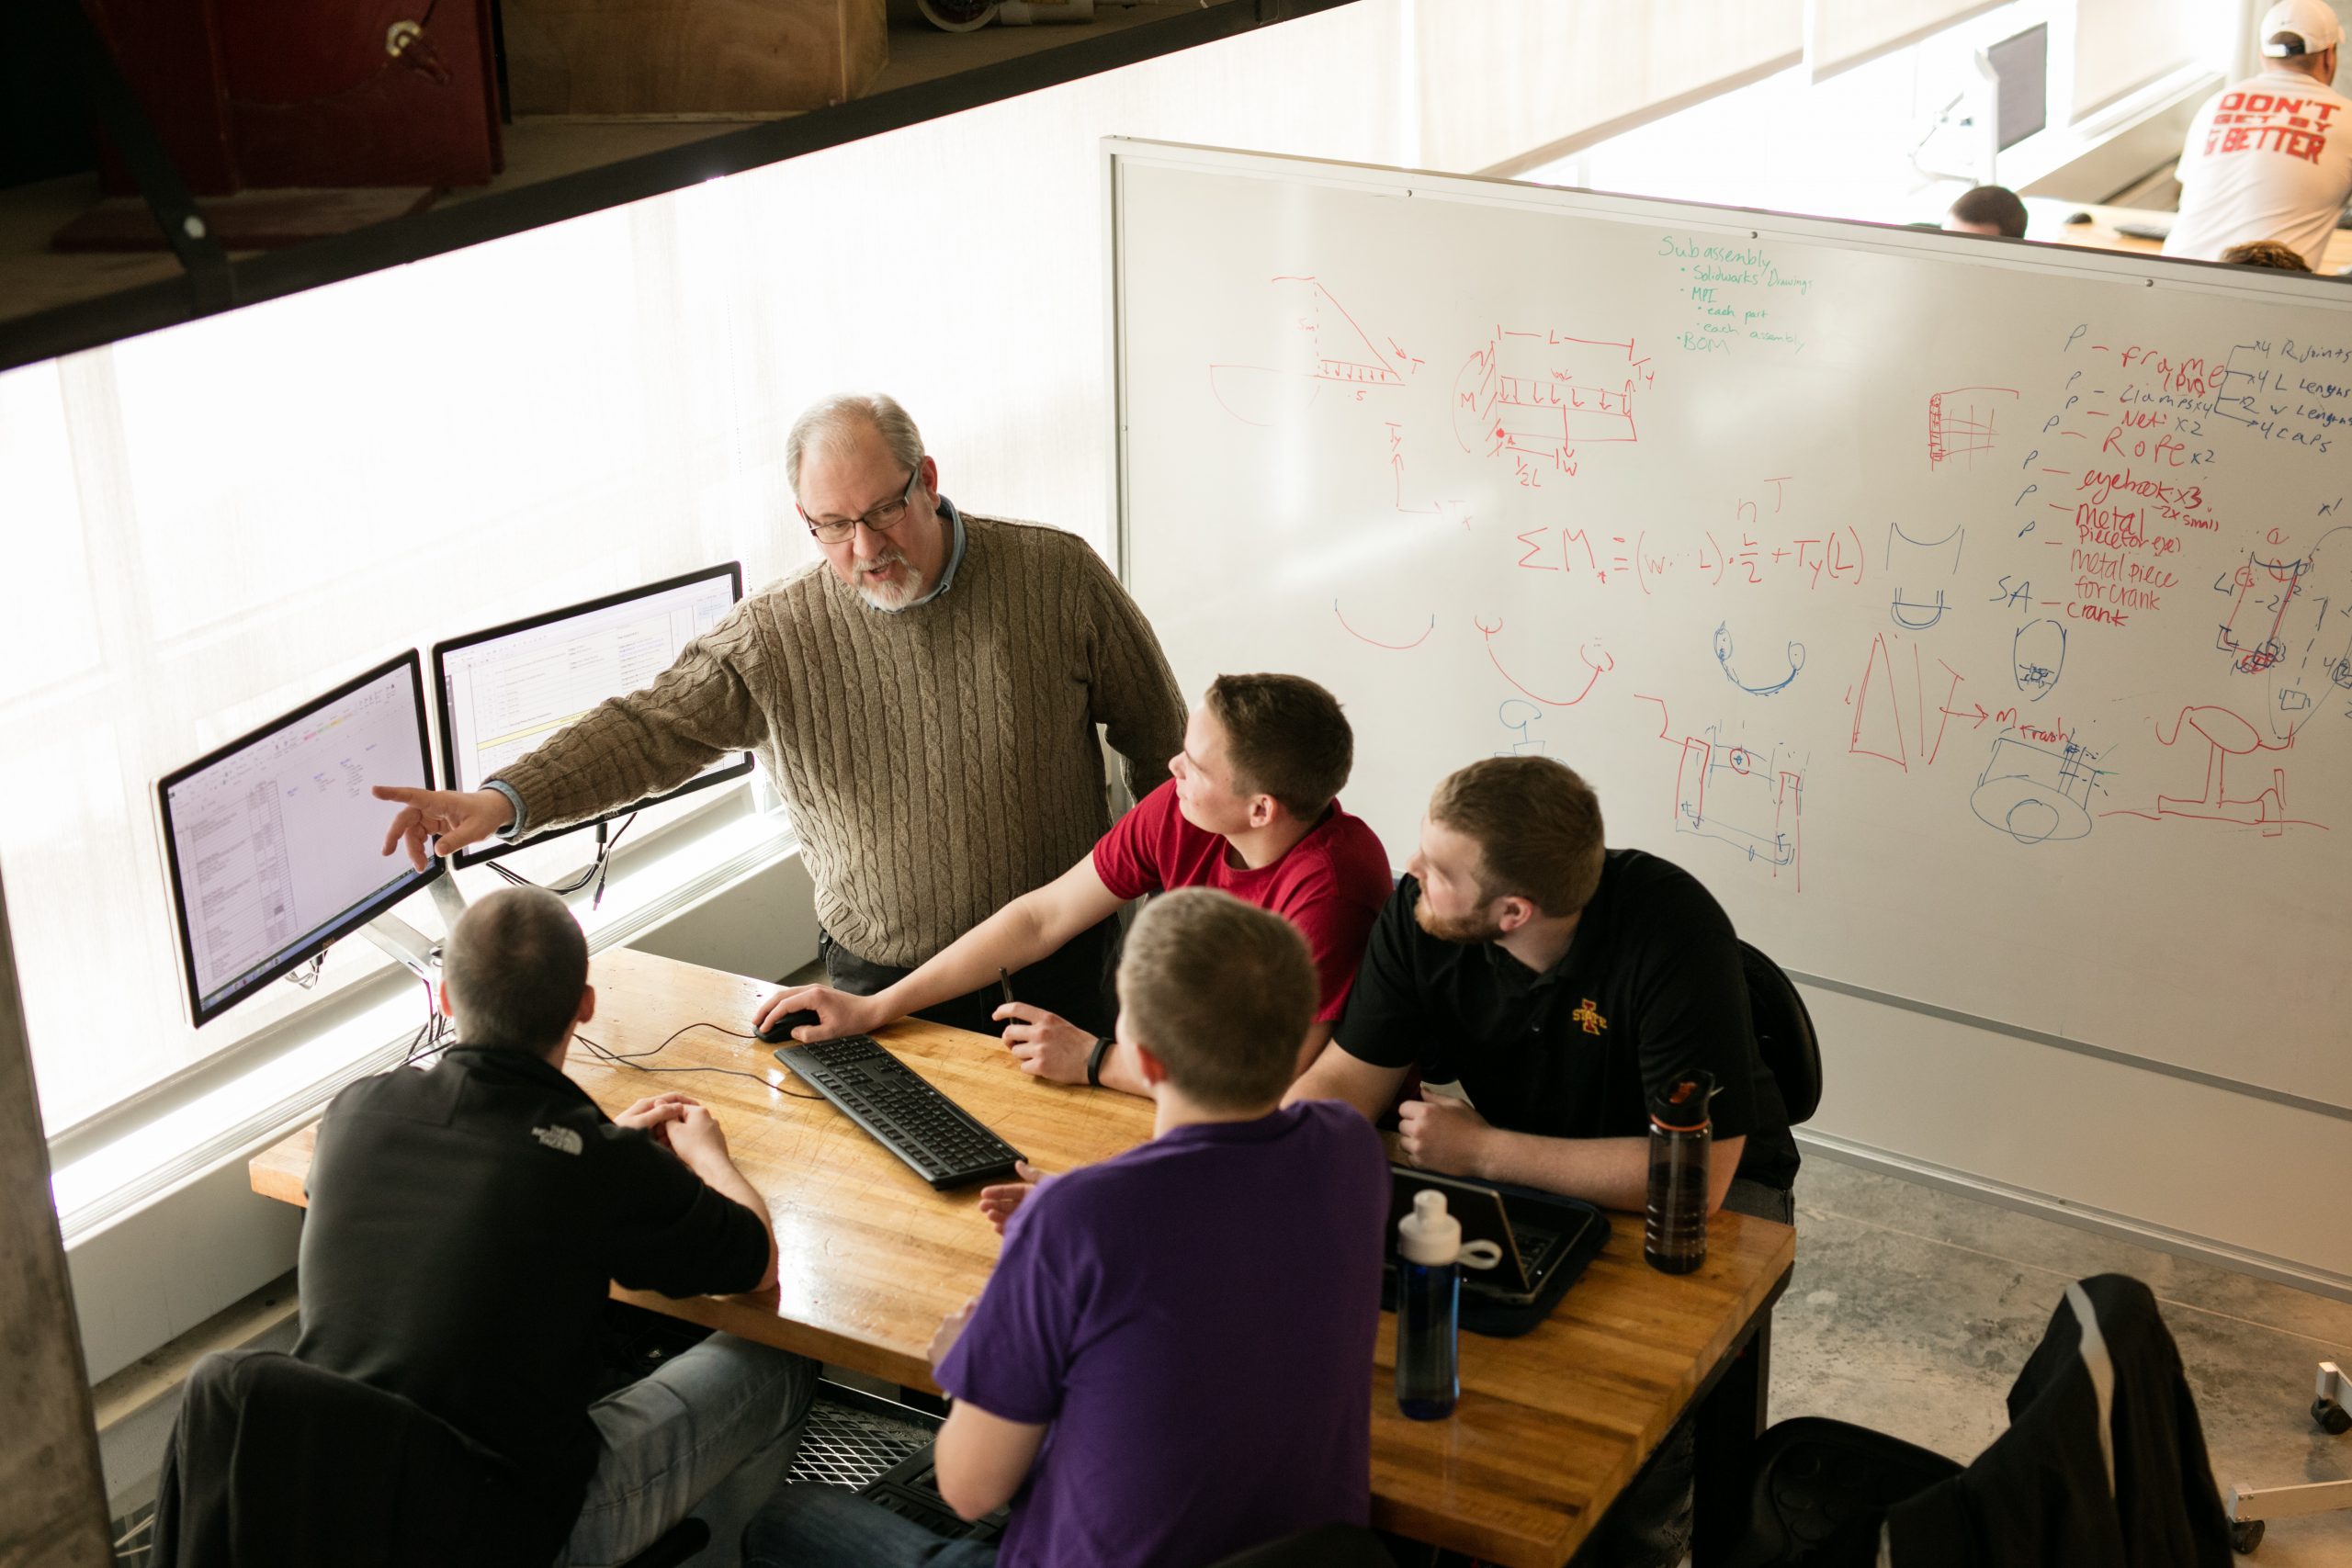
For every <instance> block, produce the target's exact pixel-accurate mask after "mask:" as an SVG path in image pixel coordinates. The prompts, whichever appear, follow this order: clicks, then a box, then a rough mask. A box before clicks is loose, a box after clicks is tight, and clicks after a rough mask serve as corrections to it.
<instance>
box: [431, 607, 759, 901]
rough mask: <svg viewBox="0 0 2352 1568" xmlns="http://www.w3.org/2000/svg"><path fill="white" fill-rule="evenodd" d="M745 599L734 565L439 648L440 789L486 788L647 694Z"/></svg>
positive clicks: (727, 763) (742, 758) (723, 763)
mask: <svg viewBox="0 0 2352 1568" xmlns="http://www.w3.org/2000/svg"><path fill="white" fill-rule="evenodd" d="M742 596H743V569H742V567H741V565H740V564H739V563H737V562H734V561H729V562H728V563H727V564H726V565H724V566H715V567H711V568H709V569H708V570H704V571H696V572H689V573H688V574H687V575H685V576H684V577H673V578H671V579H670V580H669V581H666V582H655V583H650V584H648V585H647V586H645V587H643V588H632V589H630V590H628V592H622V593H612V594H607V595H606V596H605V597H604V598H602V599H592V600H590V601H589V602H588V603H586V604H572V605H568V606H566V607H565V608H563V609H560V610H550V611H548V613H547V614H545V615H534V616H532V617H530V618H529V619H528V620H522V621H515V622H511V623H509V624H508V625H506V626H492V627H491V628H490V629H489V630H487V631H480V632H474V633H471V634H470V635H469V636H466V637H452V638H450V639H449V640H448V641H447V642H440V643H435V645H434V648H433V689H434V693H435V699H436V701H437V703H438V705H439V707H440V717H441V778H442V782H443V784H445V785H446V786H447V788H450V789H458V790H472V789H480V788H481V787H482V784H483V783H484V781H486V780H488V779H490V778H492V777H494V776H495V775H496V774H497V773H498V772H499V770H500V769H502V768H503V767H505V766H506V765H507V764H508V763H510V762H512V761H515V759H516V758H518V757H521V756H523V755H524V754H526V752H528V751H530V750H532V749H533V748H535V747H537V745H539V744H540V743H541V742H542V741H544V740H546V739H548V737H549V736H551V735H553V734H555V733H556V731H558V730H560V729H562V728H564V727H565V726H567V725H570V724H571V723H572V722H574V721H575V720H577V719H579V718H581V717H582V716H585V715H586V714H587V713H588V712H589V710H591V709H592V708H594V707H595V705H597V704H599V703H601V702H603V701H604V700H605V698H607V697H620V696H627V695H628V694H629V693H631V692H635V691H639V690H641V689H643V688H644V687H646V686H650V685H651V684H652V683H653V681H654V678H655V677H657V676H659V675H660V674H661V673H662V671H664V670H667V669H668V668H669V667H670V666H671V664H672V663H673V662H674V661H675V660H677V657H678V655H679V653H680V652H681V651H682V650H683V649H684V648H685V646H686V644H687V643H688V642H690V641H692V640H693V639H694V638H695V637H699V636H701V635H702V634H703V633H705V632H707V631H708V630H710V628H711V627H713V626H717V625H718V622H719V620H720V618H721V617H722V616H724V615H726V614H727V612H728V611H729V610H730V609H732V608H733V607H734V605H735V602H736V601H737V600H739V599H741V597H742ZM751 768H752V759H751V755H750V753H748V752H737V753H732V754H730V755H729V756H728V757H726V758H723V759H721V760H720V761H717V762H714V763H712V764H711V765H710V766H709V767H707V768H706V769H704V770H703V771H702V772H701V773H697V774H695V776H694V777H693V778H691V779H689V780H687V781H686V782H685V783H684V784H680V785H679V786H678V787H677V788H675V789H673V790H670V791H668V792H666V793H664V794H662V795H653V796H649V797H648V798H646V799H644V800H640V801H634V802H631V803H629V804H628V805H625V806H622V807H618V808H616V810H615V811H612V812H607V813H605V815H606V816H607V817H611V816H616V815H619V813H620V812H623V811H631V810H635V809H637V808H638V807H641V806H650V805H652V804H653V803H654V802H655V801H658V800H669V799H673V798H674V797H676V796H678V795H684V794H687V793H688V792H690V791H693V790H697V789H703V788H707V787H708V786H709V785H711V784H718V783H721V782H722V781H724V780H727V779H734V778H741V777H742V776H743V774H745V773H749V772H750V771H751ZM585 826H587V824H586V823H584V822H583V823H574V824H572V827H585ZM562 830H563V831H567V832H568V831H570V829H562ZM554 836H555V835H554V834H542V833H533V834H530V835H529V836H528V837H526V838H525V839H522V840H517V841H516V842H515V843H507V842H503V841H501V842H496V843H492V844H486V845H483V846H481V847H480V848H477V849H469V850H463V851H460V852H458V856H457V859H458V863H459V864H461V865H462V864H471V863H474V862H476V861H481V860H488V859H490V858H492V856H495V855H500V854H503V853H505V852H507V851H508V850H511V849H514V848H516V847H517V844H520V843H537V842H540V841H542V840H545V839H548V838H552V837H554Z"/></svg>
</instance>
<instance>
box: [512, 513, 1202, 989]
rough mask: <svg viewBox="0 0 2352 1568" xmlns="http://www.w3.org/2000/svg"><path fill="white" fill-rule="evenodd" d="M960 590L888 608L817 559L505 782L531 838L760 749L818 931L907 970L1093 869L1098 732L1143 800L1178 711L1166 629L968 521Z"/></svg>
mask: <svg viewBox="0 0 2352 1568" xmlns="http://www.w3.org/2000/svg"><path fill="white" fill-rule="evenodd" d="M964 526H965V535H966V539H967V544H966V549H965V556H964V560H963V563H962V565H960V566H959V567H958V568H957V569H956V579H955V582H954V584H953V586H952V587H950V588H949V590H948V591H947V592H945V593H944V594H942V595H940V596H939V597H938V598H935V599H933V600H931V601H930V602H928V603H926V604H918V605H916V606H914V607H912V608H910V609H907V610H903V611H899V612H898V613H895V614H893V613H890V612H887V611H882V610H876V609H874V608H873V607H871V606H869V605H868V604H866V603H865V601H864V600H862V599H860V598H859V597H858V595H857V592H856V591H855V590H854V589H852V588H850V587H849V586H847V585H846V584H844V583H843V582H842V581H841V580H840V579H839V578H837V577H836V576H834V575H833V573H832V570H831V569H830V568H829V567H828V566H826V565H825V564H824V563H823V562H821V561H820V562H817V563H816V564H814V565H812V566H809V567H808V568H805V569H804V570H800V571H798V572H797V573H795V574H794V575H793V576H791V577H788V578H786V579H785V580H783V581H780V582H777V583H775V584H773V585H771V586H770V587H767V588H765V589H763V590H762V591H760V592H757V593H754V594H752V596H751V597H749V598H747V599H745V600H744V601H743V602H742V603H741V604H738V605H737V606H736V607H735V608H734V610H733V611H732V612H731V613H730V614H729V615H728V616H727V618H726V619H725V620H723V621H721V622H720V623H719V624H718V626H714V627H712V628H711V629H710V631H708V632H707V633H706V634H705V635H703V636H702V637H696V638H695V640H694V641H693V642H691V643H689V644H687V645H686V648H685V650H684V652H682V653H681V654H680V655H679V656H678V660H677V662H676V663H674V664H673V665H672V666H671V667H670V668H669V669H668V670H667V671H663V673H662V676H661V677H660V678H659V679H658V680H656V681H655V682H653V684H652V685H650V686H649V687H647V688H646V689H645V690H644V691H641V692H637V693H634V694H630V695H628V696H626V697H616V698H613V699H611V700H608V701H606V702H605V703H603V704H601V705H598V706H597V707H595V708H594V709H593V710H591V711H590V712H589V713H588V715H587V716H585V717H583V718H582V719H581V720H580V721H579V722H578V723H576V724H573V725H571V727H570V728H566V729H563V730H561V731H559V732H558V733H557V734H556V735H554V736H552V737H551V738H549V739H548V741H547V742H546V743H545V744H543V745H541V746H540V747H539V748H538V749H537V750H534V751H533V752H531V753H530V755H528V756H526V757H525V758H523V759H522V760H520V761H516V762H515V763H514V764H513V765H512V766H510V767H508V768H506V769H504V770H503V772H502V773H500V774H499V776H500V778H502V779H503V781H504V782H505V783H506V784H508V785H510V786H512V787H513V788H514V789H515V792H516V793H517V794H519V795H521V796H522V798H523V807H524V818H523V819H524V821H525V822H526V823H527V824H528V825H529V827H530V828H531V829H533V830H534V831H536V830H537V829H541V828H552V827H560V826H561V825H563V824H565V823H567V822H576V821H579V820H581V819H582V818H589V817H594V816H595V815H596V814H598V813H599V812H602V811H606V810H610V809H612V808H613V807H617V806H622V805H626V804H627V803H628V802H629V801H632V800H638V799H641V798H643V797H644V796H646V795H655V794H659V793H661V792H662V791H663V790H666V789H670V788H673V787H674V786H675V785H677V784H683V783H684V781H686V780H687V779H689V778H692V777H693V776H694V775H695V773H698V772H700V771H701V770H702V769H703V768H705V767H707V766H708V765H709V764H710V763H711V762H712V761H715V760H717V759H718V758H719V757H720V756H721V755H723V754H724V753H726V752H729V751H741V750H747V749H748V750H753V751H755V752H757V753H758V756H759V760H760V765H761V766H762V767H763V768H765V769H766V770H767V773H768V776H769V777H770V778H771V779H773V780H775V784H776V788H777V791H778V793H780V794H781V795H783V796H784V800H785V804H786V807H787V808H788V809H789V810H790V811H791V813H792V821H793V825H794V827H795V828H796V829H797V830H798V832H799V835H800V841H801V845H802V848H803V852H805V853H806V854H807V856H808V858H809V871H810V874H812V875H813V876H814V878H815V880H816V884H817V918H818V919H820V920H821V921H822V922H823V923H824V927H825V929H826V930H827V931H831V933H832V934H833V937H834V939H835V940H836V941H838V942H841V943H842V945H843V946H845V947H847V948H848V949H849V950H850V951H851V952H853V953H857V954H859V955H860V956H862V957H865V958H867V959H871V960H873V961H874V962H876V963H879V964H899V965H912V964H920V963H922V961H923V960H924V959H926V958H929V957H930V956H931V955H932V954H933V953H937V952H938V951H939V950H940V949H941V948H943V947H944V946H946V945H947V944H948V943H949V942H953V941H955V940H956V937H958V936H960V935H962V934H963V933H964V932H965V931H968V930H970V929H971V928H972V927H973V926H975V925H977V924H978V923H979V922H980V921H981V920H983V919H986V918H988V916H989V915H990V914H992V913H994V912H995V911H996V910H997V909H998V908H1001V907H1002V906H1003V905H1004V904H1006V903H1008V902H1010V901H1011V900H1012V899H1013V898H1016V897H1020V896H1021V895H1022V894H1023V893H1025V892H1027V891H1029V889H1031V888H1033V887H1035V886H1039V885H1041V884H1043V883H1045V882H1047V881H1050V880H1051V879H1052V878H1054V877H1055V876H1057V875H1059V874H1061V873H1062V872H1064V871H1066V870H1068V869H1069V867H1070V866H1071V865H1072V864H1074V863H1076V862H1077V861H1078V860H1079V859H1080V857H1082V856H1083V855H1085V854H1086V852H1088V850H1089V849H1091V847H1092V845H1093V843H1094V840H1096V839H1098V838H1100V837H1101V836H1102V835H1103V831H1104V829H1107V828H1108V827H1109V826H1110V817H1109V809H1108V807H1107V805H1106V803H1105V800H1104V790H1103V760H1102V749H1101V747H1100V746H1099V745H1097V743H1096V741H1095V735H1094V727H1095V726H1096V725H1097V724H1103V725H1107V726H1108V727H1109V734H1110V739H1111V744H1112V745H1113V746H1114V748H1116V749H1117V750H1118V751H1119V752H1120V753H1121V754H1122V755H1124V756H1125V758H1126V759H1127V777H1128V781H1129V786H1130V788H1131V789H1132V790H1133V791H1134V793H1135V795H1136V798H1138V799H1140V798H1142V796H1143V795H1145V794H1147V793H1148V792H1149V791H1150V790H1151V789H1152V788H1153V787H1154V786H1155V785H1157V784H1159V783H1160V782H1161V781H1163V780H1165V779H1166V778H1167V777H1168V765H1167V759H1168V758H1169V757H1170V755H1171V754H1173V753H1174V752H1175V751H1176V750H1179V749H1180V748H1181V747H1182V744H1183V734H1184V708H1183V701H1182V697H1181V696H1180V695H1179V694H1178V693H1177V689H1176V678H1175V676H1174V675H1173V674H1172V673H1171V672H1170V670H1169V668H1168V659H1167V656H1166V655H1165V654H1163V653H1162V652H1161V651H1160V649H1159V639H1158V638H1157V637H1154V636H1153V635H1152V631H1151V626H1150V623H1149V622H1148V621H1146V620H1145V619H1144V617H1143V613H1142V612H1141V611H1140V610H1138V609H1136V604H1135V601H1133V600H1132V599H1130V598H1128V597H1127V594H1126V591H1125V589H1124V588H1122V587H1120V586H1119V583H1118V581H1117V579H1115V578H1114V577H1113V576H1112V574H1111V572H1110V570H1108V569H1107V568H1105V567H1104V566H1103V562H1102V561H1101V560H1100V559H1099V558H1097V557H1096V556H1095V554H1094V552H1093V550H1092V549H1091V548H1090V547H1088V546H1087V544H1086V542H1085V541H1084V540H1082V539H1080V538H1079V537H1078V536H1075V535H1072V534H1067V533H1064V532H1062V531H1060V530H1059V529H1055V528H1046V527H1040V526H1038V525H1035V524H1028V523H1012V522H1006V521H1004V520H1002V519H998V518H989V517H976V516H973V515H971V514H970V513H966V514H965V516H964Z"/></svg>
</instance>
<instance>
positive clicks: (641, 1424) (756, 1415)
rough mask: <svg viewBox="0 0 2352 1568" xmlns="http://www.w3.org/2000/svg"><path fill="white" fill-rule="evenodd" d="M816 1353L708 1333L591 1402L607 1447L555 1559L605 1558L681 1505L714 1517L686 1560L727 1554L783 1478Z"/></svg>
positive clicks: (813, 1380)
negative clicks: (705, 1538)
mask: <svg viewBox="0 0 2352 1568" xmlns="http://www.w3.org/2000/svg"><path fill="white" fill-rule="evenodd" d="M816 1391H817V1363H816V1362H814V1361H812V1360H810V1359H809V1358H808V1357H806V1356H796V1355H793V1354H792V1353H791V1352H789V1351H786V1350H775V1349H771V1348H768V1347H767V1346H764V1345H754V1344H752V1343H751V1342H750V1341H748V1340H743V1339H738V1338H736V1337H734V1336H733V1335H731V1334H714V1335H712V1336H711V1337H709V1338H707V1339H705V1340H704V1341H703V1342H702V1343H701V1344H699V1345H696V1346H695V1347H694V1348H692V1349H690V1350H686V1351H684V1352H682V1353H681V1354H679V1355H678V1356H676V1357H674V1358H673V1359H671V1360H669V1361H667V1362H665V1363H663V1364H662V1366H661V1367H659V1368H657V1369H655V1370H654V1371H652V1372H650V1373H649V1374H648V1375H646V1376H644V1377H642V1378H639V1379H638V1381H637V1382H633V1383H630V1384H629V1385H628V1387H627V1388H623V1389H619V1390H616V1391H615V1392H614V1393H609V1394H606V1395H605V1397H604V1398H602V1399H600V1400H598V1401H597V1402H596V1403H595V1404H592V1405H590V1406H589V1407H588V1417H589V1419H590V1420H592V1421H594V1422H595V1424H596V1435H597V1436H598V1437H599V1438H602V1439H603V1444H604V1452H603V1454H602V1456H601V1457H600V1458H599V1459H598V1460H597V1461H596V1472H595V1474H594V1475H593V1476H591V1477H590V1478H589V1481H588V1498H587V1501H586V1503H585V1504H584V1505H582V1507H581V1510H580V1520H579V1522H578V1523H577V1524H575V1525H574V1526H573V1527H572V1530H571V1542H570V1544H569V1545H568V1546H567V1547H566V1548H565V1550H564V1551H563V1553H562V1554H561V1555H560V1556H559V1557H558V1558H557V1559H556V1568H607V1565H609V1564H612V1563H616V1562H627V1561H628V1559H629V1558H631V1557H633V1556H635V1555H636V1554H637V1553H639V1552H640V1551H644V1550H645V1549H646V1548H647V1547H649V1546H650V1545H652V1544H653V1543H654V1542H655V1541H656V1540H660V1539H661V1538H662V1534H663V1533H664V1532H665V1531H667V1530H668V1529H670V1528H671V1527H672V1526H673V1525H674V1524H676V1523H677V1522H678V1521H679V1520H681V1519H683V1518H685V1517H688V1516H689V1515H692V1516H693V1517H695V1518H698V1519H701V1520H703V1521H704V1522H705V1523H707V1524H708V1525H709V1526H710V1545H709V1546H708V1547H707V1548H706V1549H705V1550H704V1551H702V1552H701V1553H700V1554H699V1555H697V1556H695V1557H693V1558H690V1559H688V1561H689V1562H694V1563H701V1564H711V1565H717V1564H721V1563H730V1564H731V1563H732V1562H734V1561H735V1542H736V1540H737V1538H738V1537H739V1536H740V1535H741V1533H742V1529H743V1526H744V1523H745V1521H747V1520H748V1519H750V1518H751V1517H752V1514H753V1513H754V1512H756V1511H757V1510H758V1508H759V1506H760V1505H761V1504H763V1503H764V1502H766V1501H767V1499H768V1497H769V1495H771V1494H772V1493H774V1492H775V1489H776V1488H777V1487H778V1486H780V1485H782V1484H783V1483H784V1477H785V1472H787V1471H788V1470H790V1469H791V1468H792V1455H793V1452H794V1450H797V1448H799V1446H800V1428H801V1427H802V1426H803V1425H804V1424H805V1423H806V1422H807V1421H808V1419H809V1398H810V1396H812V1395H813V1394H814V1393H816Z"/></svg>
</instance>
